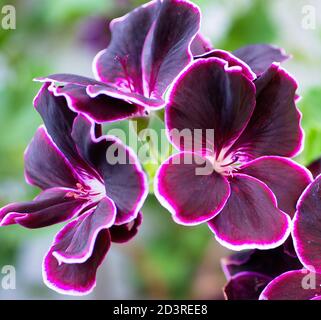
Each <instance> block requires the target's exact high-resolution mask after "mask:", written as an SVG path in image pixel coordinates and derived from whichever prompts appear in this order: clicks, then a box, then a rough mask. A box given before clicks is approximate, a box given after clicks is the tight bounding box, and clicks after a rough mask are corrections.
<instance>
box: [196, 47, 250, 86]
mask: <svg viewBox="0 0 321 320" xmlns="http://www.w3.org/2000/svg"><path fill="white" fill-rule="evenodd" d="M194 58H195V59H206V58H220V59H222V60H225V61H227V62H228V66H229V67H239V68H241V69H242V72H243V74H244V75H245V76H246V77H247V78H249V79H250V80H251V81H253V80H255V79H256V74H255V73H254V72H253V71H252V70H251V68H250V67H249V66H248V65H247V64H246V63H245V62H244V61H242V60H240V59H239V58H238V57H236V56H235V55H233V54H232V53H230V52H228V51H224V50H220V49H214V50H211V51H209V52H206V53H205V54H203V55H200V56H197V57H194Z"/></svg>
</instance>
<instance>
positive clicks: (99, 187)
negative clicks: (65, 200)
mask: <svg viewBox="0 0 321 320" xmlns="http://www.w3.org/2000/svg"><path fill="white" fill-rule="evenodd" d="M85 183H86V184H85V185H82V184H80V183H77V189H78V190H77V191H75V192H69V193H67V197H73V198H75V199H86V200H88V201H91V202H99V201H100V200H101V199H102V198H104V197H105V195H106V190H105V186H104V185H103V184H102V183H101V182H100V181H98V180H96V179H90V180H86V181H85Z"/></svg>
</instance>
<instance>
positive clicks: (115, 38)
mask: <svg viewBox="0 0 321 320" xmlns="http://www.w3.org/2000/svg"><path fill="white" fill-rule="evenodd" d="M199 28H200V12H199V9H198V7H196V6H195V5H194V4H192V3H190V2H189V1H186V0H155V1H151V2H149V3H147V4H145V5H142V6H140V7H138V8H136V9H135V10H133V11H132V12H130V13H128V14H127V15H125V16H124V17H121V18H118V19H114V20H113V21H112V22H111V23H110V29H111V42H110V44H109V46H108V47H107V48H106V49H104V50H102V51H101V52H99V53H98V54H97V56H96V57H95V59H94V62H93V71H94V75H95V78H96V79H95V80H94V79H90V78H87V77H82V76H78V75H72V74H55V75H50V76H48V77H44V78H39V79H38V80H39V81H45V82H48V81H51V82H53V88H54V89H55V90H54V93H55V95H57V96H59V95H63V96H65V97H66V98H67V101H68V104H69V107H70V108H71V109H72V110H74V111H77V112H81V113H85V114H87V115H88V116H90V117H91V118H92V119H94V120H95V121H96V122H99V123H101V122H105V121H114V120H119V119H124V118H128V117H132V116H141V115H145V114H146V112H147V113H148V112H149V108H161V107H163V105H164V94H165V92H166V90H167V88H168V86H169V85H170V84H171V83H172V81H173V80H174V79H175V78H176V76H177V75H178V74H179V73H180V72H181V70H182V69H183V68H184V67H185V66H186V65H188V64H189V63H190V62H191V61H192V59H193V55H192V53H191V42H192V41H193V39H194V38H195V37H196V35H197V33H198V31H199ZM204 41H205V40H204V39H203V38H202V37H201V36H198V37H196V40H195V43H194V46H193V47H195V50H196V51H195V52H198V53H204V52H205V50H206V49H205V48H204V47H205V46H206V44H205V42H204ZM56 82H58V85H57V86H55V83H56Z"/></svg>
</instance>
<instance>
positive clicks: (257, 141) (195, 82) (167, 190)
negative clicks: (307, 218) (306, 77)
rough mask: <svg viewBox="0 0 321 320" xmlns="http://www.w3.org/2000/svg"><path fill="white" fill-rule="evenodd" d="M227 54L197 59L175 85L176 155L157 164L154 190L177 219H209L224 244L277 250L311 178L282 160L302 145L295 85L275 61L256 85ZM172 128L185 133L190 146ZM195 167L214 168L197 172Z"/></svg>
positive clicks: (170, 108)
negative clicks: (211, 132) (203, 172)
mask: <svg viewBox="0 0 321 320" xmlns="http://www.w3.org/2000/svg"><path fill="white" fill-rule="evenodd" d="M226 54H228V53H226ZM229 55H230V57H229V59H226V60H223V59H221V58H212V57H211V58H208V59H198V60H197V61H195V62H194V63H193V64H191V65H190V66H189V67H188V68H186V69H185V70H184V72H182V74H181V75H180V76H179V77H178V79H177V81H176V82H175V85H174V86H173V88H172V90H171V92H170V95H169V102H168V105H167V106H166V107H165V122H166V129H167V131H168V136H169V139H170V141H171V143H172V144H173V145H174V146H175V147H176V148H177V149H178V150H179V153H177V154H174V155H173V156H172V157H170V158H169V159H168V160H166V161H165V162H164V163H163V164H162V165H161V166H160V168H159V170H158V172H157V174H156V178H155V194H156V196H157V198H158V199H159V201H160V202H161V203H162V205H163V206H164V207H166V208H167V209H168V210H169V211H170V212H171V214H172V216H173V219H174V221H175V222H177V223H179V224H183V225H197V224H200V223H204V222H207V223H208V225H209V227H210V229H211V230H212V231H213V232H214V234H215V237H216V239H217V240H218V241H219V242H220V243H221V244H223V245H224V246H226V247H228V248H231V249H235V250H241V249H250V248H251V249H252V248H258V249H268V248H274V247H277V246H279V245H280V244H281V243H283V242H284V241H285V240H286V238H287V237H288V235H289V233H290V216H293V214H294V212H295V205H296V202H297V199H298V198H299V196H300V194H301V193H302V191H303V190H304V188H305V187H306V186H307V185H308V184H309V183H310V182H311V179H312V177H311V174H310V173H309V172H308V171H307V170H306V169H305V168H303V167H301V166H299V165H298V164H296V163H295V162H293V161H292V160H290V159H288V158H287V157H293V156H295V155H296V154H298V153H299V152H300V150H301V148H302V136H303V134H302V129H301V126H300V118H301V115H300V113H299V111H298V110H297V108H296V105H295V99H296V93H295V92H296V89H297V84H296V82H295V80H294V79H293V78H292V77H291V76H290V75H289V74H288V73H287V72H286V71H285V70H284V69H282V68H281V67H279V65H278V64H272V65H271V66H270V67H269V68H268V70H266V71H265V72H264V73H263V74H262V75H261V76H260V77H259V78H258V79H257V80H255V81H254V82H253V81H252V78H251V76H250V75H251V74H253V71H252V70H251V69H250V68H249V66H247V65H246V64H245V63H243V62H242V63H238V62H237V59H236V58H234V57H233V56H232V55H231V54H229ZM229 61H233V64H232V65H230V64H229ZM196 129H198V130H196ZM175 130H176V131H178V132H179V133H181V132H183V131H184V130H185V131H186V130H188V132H190V133H191V137H192V140H193V143H186V141H183V142H182V139H181V135H180V134H178V135H177V134H172V133H173V132H174V131H175ZM199 130H201V132H202V133H199ZM206 130H214V133H215V135H214V136H213V137H211V136H210V137H208V136H207V134H205V131H206ZM214 137H215V139H214ZM183 140H185V139H183ZM214 140H215V141H214ZM195 142H197V143H195ZM186 158H188V159H189V160H190V162H189V163H184V159H186ZM200 167H206V168H211V170H210V172H209V173H208V174H205V175H204V174H203V175H200V174H197V172H196V169H199V168H200Z"/></svg>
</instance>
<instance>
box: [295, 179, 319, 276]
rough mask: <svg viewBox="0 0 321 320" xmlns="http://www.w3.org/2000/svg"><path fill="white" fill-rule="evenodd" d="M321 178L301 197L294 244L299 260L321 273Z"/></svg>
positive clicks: (308, 267)
mask: <svg viewBox="0 0 321 320" xmlns="http://www.w3.org/2000/svg"><path fill="white" fill-rule="evenodd" d="M320 213H321V176H318V177H317V178H316V179H315V180H314V181H313V182H312V183H311V184H310V185H309V187H308V188H306V190H305V191H304V192H303V194H302V196H301V197H300V199H299V201H298V205H297V212H296V213H295V216H294V220H293V231H292V236H293V242H294V247H295V251H296V252H297V255H298V258H299V259H300V261H301V262H302V264H303V265H304V267H306V268H307V269H310V270H312V271H314V272H321V252H320V245H321V233H320V230H321V214H320Z"/></svg>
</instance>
